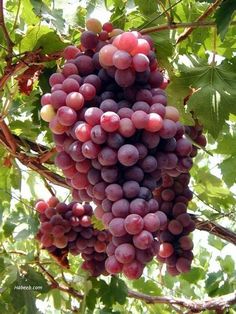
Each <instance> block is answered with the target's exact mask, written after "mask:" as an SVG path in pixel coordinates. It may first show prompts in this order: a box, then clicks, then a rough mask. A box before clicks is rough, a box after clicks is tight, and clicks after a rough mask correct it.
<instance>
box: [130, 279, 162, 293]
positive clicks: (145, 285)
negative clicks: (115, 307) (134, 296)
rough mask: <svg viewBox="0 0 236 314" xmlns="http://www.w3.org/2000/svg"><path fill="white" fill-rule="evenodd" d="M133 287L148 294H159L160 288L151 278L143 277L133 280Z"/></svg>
mask: <svg viewBox="0 0 236 314" xmlns="http://www.w3.org/2000/svg"><path fill="white" fill-rule="evenodd" d="M133 287H134V288H135V289H137V290H138V291H139V292H143V293H147V294H149V295H161V289H160V288H159V287H158V286H157V285H156V284H155V282H153V281H152V280H145V279H144V278H140V279H137V280H134V281H133Z"/></svg>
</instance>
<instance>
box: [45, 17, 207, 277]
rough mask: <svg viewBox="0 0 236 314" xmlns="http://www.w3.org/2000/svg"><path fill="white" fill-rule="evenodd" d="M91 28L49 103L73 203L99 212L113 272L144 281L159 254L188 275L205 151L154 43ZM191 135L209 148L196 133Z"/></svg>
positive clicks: (95, 24) (55, 82)
mask: <svg viewBox="0 0 236 314" xmlns="http://www.w3.org/2000/svg"><path fill="white" fill-rule="evenodd" d="M86 27H87V30H86V31H84V32H83V33H82V35H81V46H80V47H79V48H78V47H74V46H68V47H67V48H66V49H65V51H64V57H65V59H66V62H65V64H64V66H63V68H62V70H61V71H60V72H57V73H54V74H53V75H52V76H51V77H50V79H49V83H50V85H51V93H48V94H45V95H43V96H42V99H41V104H42V109H41V117H42V118H43V119H44V120H45V121H47V122H49V128H50V129H51V131H52V132H53V137H54V141H55V144H56V148H57V151H58V154H57V156H56V158H55V164H56V165H57V166H58V167H59V168H60V169H61V170H62V172H63V174H64V175H65V177H66V181H67V183H68V185H69V186H71V187H72V196H73V199H74V200H75V201H77V202H81V203H83V202H93V203H94V204H96V208H95V210H94V214H95V216H96V217H97V218H98V219H100V220H101V221H102V222H103V224H104V226H105V228H106V229H107V230H108V231H109V233H110V234H111V239H110V240H111V241H110V242H109V244H108V246H107V248H106V254H107V255H108V257H107V259H106V262H105V268H106V271H107V272H108V273H110V274H117V273H120V272H122V273H124V274H125V275H126V276H127V277H128V278H130V279H136V278H139V277H140V276H141V274H142V271H143V268H144V266H145V265H146V263H148V262H149V261H150V260H151V259H152V258H153V257H154V256H155V255H157V256H158V259H159V260H160V259H161V261H163V262H166V263H167V265H168V266H167V269H168V271H169V272H170V273H171V274H173V275H174V274H177V273H180V272H185V271H187V270H189V268H190V263H191V260H192V254H191V252H190V251H191V249H192V242H191V239H190V238H189V237H188V236H187V235H188V234H189V232H190V231H192V230H193V229H194V225H193V222H192V220H191V218H190V216H189V215H188V214H187V213H186V210H187V203H188V201H189V200H190V199H191V193H190V191H189V189H188V187H187V185H188V181H189V175H188V172H189V170H190V168H191V167H192V157H193V156H194V155H195V150H196V149H195V147H193V145H192V144H191V142H190V141H189V140H188V139H187V138H186V136H185V127H184V126H182V125H181V124H180V122H179V112H178V110H177V109H176V108H175V107H172V106H169V105H168V104H167V97H166V93H165V91H164V89H165V87H166V84H167V81H166V79H165V78H164V76H163V73H162V72H161V71H160V69H159V67H158V63H157V60H156V57H155V51H154V48H153V42H152V39H151V37H149V36H147V35H145V36H143V35H141V34H140V33H138V32H136V31H132V32H123V31H121V30H119V29H114V28H113V26H112V24H111V23H105V24H104V25H101V23H100V22H99V21H97V20H96V19H89V20H88V21H87V23H86ZM188 135H189V136H190V137H192V138H194V139H197V140H196V142H198V143H201V144H202V143H203V141H204V140H203V138H202V137H203V136H202V135H201V134H200V133H199V132H197V133H196V134H195V133H194V130H193V128H192V129H191V128H189V129H188ZM193 136H195V137H193ZM186 178H187V179H188V180H187V179H186ZM181 197H182V198H181ZM184 199H185V200H184ZM84 206H88V205H84ZM181 206H182V207H184V210H183V209H181ZM179 207H180V209H179ZM176 208H177V209H176ZM181 210H182V211H181ZM190 226H191V227H190ZM190 229H191V230H190ZM187 230H189V232H187ZM182 259H187V260H188V261H189V267H187V266H186V262H185V264H184V265H185V266H182V264H183V261H182ZM181 263H182V264H181ZM179 265H180V266H179ZM174 267H176V268H174Z"/></svg>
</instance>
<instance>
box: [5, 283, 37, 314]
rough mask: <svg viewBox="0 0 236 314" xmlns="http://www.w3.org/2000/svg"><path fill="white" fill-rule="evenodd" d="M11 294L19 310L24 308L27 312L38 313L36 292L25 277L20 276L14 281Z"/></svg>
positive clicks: (30, 313) (15, 306)
mask: <svg viewBox="0 0 236 314" xmlns="http://www.w3.org/2000/svg"><path fill="white" fill-rule="evenodd" d="M10 296H11V299H12V304H13V306H14V308H15V309H16V310H17V311H19V312H20V310H21V309H22V308H24V313H25V314H32V313H37V308H36V304H35V301H36V300H35V296H34V293H33V291H32V289H31V286H30V285H29V284H28V283H27V282H25V279H24V278H21V277H18V279H17V281H15V282H14V284H13V285H12V288H11V293H10Z"/></svg>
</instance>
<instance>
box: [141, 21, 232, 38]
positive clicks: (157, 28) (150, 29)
mask: <svg viewBox="0 0 236 314" xmlns="http://www.w3.org/2000/svg"><path fill="white" fill-rule="evenodd" d="M230 25H236V21H232V22H231V23H230ZM212 26H213V27H215V26H216V23H215V21H198V22H186V23H171V24H163V25H159V26H153V27H148V28H145V29H143V30H141V31H140V33H141V34H143V35H145V34H150V33H154V32H161V31H165V30H168V29H178V28H190V27H191V28H193V29H195V28H198V27H201V28H202V27H203V28H204V27H212Z"/></svg>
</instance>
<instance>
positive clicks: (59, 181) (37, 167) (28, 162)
mask: <svg viewBox="0 0 236 314" xmlns="http://www.w3.org/2000/svg"><path fill="white" fill-rule="evenodd" d="M0 142H1V143H2V144H3V145H4V146H5V148H6V149H7V150H8V151H9V153H10V154H11V155H12V156H13V157H15V158H17V159H18V160H19V161H20V162H21V163H22V164H23V165H25V166H26V167H28V168H30V169H32V170H34V171H36V172H38V173H39V174H40V175H42V176H43V177H44V178H46V179H47V180H49V181H50V182H52V183H53V184H56V185H60V186H62V187H64V188H66V189H69V186H68V185H67V184H66V182H65V179H64V178H63V177H61V176H60V175H58V174H56V173H54V172H52V171H50V170H49V169H48V168H46V167H44V166H43V165H41V164H40V156H36V157H31V156H28V155H27V154H25V153H23V152H19V149H18V151H17V149H16V151H15V153H14V152H13V151H12V148H11V146H10V145H9V143H8V141H7V140H6V138H5V136H4V134H3V133H1V132H0Z"/></svg>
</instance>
